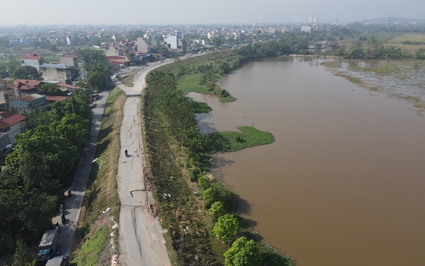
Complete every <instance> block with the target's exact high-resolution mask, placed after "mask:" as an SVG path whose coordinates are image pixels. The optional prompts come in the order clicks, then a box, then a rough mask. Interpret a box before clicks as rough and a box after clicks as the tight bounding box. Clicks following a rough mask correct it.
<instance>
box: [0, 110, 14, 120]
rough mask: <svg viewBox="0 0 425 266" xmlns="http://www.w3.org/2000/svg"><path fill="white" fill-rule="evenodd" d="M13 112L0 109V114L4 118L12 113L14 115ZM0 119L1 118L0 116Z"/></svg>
mask: <svg viewBox="0 0 425 266" xmlns="http://www.w3.org/2000/svg"><path fill="white" fill-rule="evenodd" d="M14 114H15V113H14V112H12V111H0V116H1V117H2V118H3V119H4V118H8V117H11V116H12V115H14ZM0 119H1V118H0Z"/></svg>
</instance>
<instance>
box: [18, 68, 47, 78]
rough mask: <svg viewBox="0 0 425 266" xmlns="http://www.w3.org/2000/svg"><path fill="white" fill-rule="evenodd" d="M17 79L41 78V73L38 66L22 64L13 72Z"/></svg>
mask: <svg viewBox="0 0 425 266" xmlns="http://www.w3.org/2000/svg"><path fill="white" fill-rule="evenodd" d="M13 77H14V78H15V79H33V80H39V79H41V74H40V72H38V70H37V68H35V67H32V66H21V67H18V68H16V69H15V72H14V73H13Z"/></svg>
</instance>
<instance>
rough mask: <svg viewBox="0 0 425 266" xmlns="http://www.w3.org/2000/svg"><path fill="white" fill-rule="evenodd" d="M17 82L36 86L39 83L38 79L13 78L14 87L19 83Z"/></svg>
mask: <svg viewBox="0 0 425 266" xmlns="http://www.w3.org/2000/svg"><path fill="white" fill-rule="evenodd" d="M19 83H21V84H25V85H34V86H38V85H40V83H41V81H39V80H32V79H15V80H14V81H13V85H15V87H17V86H18V85H19Z"/></svg>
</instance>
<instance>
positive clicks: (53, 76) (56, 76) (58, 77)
mask: <svg viewBox="0 0 425 266" xmlns="http://www.w3.org/2000/svg"><path fill="white" fill-rule="evenodd" d="M41 72H42V73H43V79H44V80H45V81H58V82H62V83H66V84H70V83H71V69H70V68H69V67H67V66H65V65H62V64H43V65H42V66H41Z"/></svg>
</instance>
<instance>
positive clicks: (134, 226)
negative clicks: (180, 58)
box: [118, 60, 171, 266]
mask: <svg viewBox="0 0 425 266" xmlns="http://www.w3.org/2000/svg"><path fill="white" fill-rule="evenodd" d="M170 62H171V60H170V61H169V62H164V63H163V64H166V63H170ZM163 64H158V63H155V64H151V66H150V67H147V68H145V69H144V70H142V71H141V72H140V73H139V74H137V76H136V77H135V79H134V87H126V86H125V85H123V84H120V83H119V84H118V86H119V87H120V88H121V89H122V90H124V91H125V93H126V95H127V100H126V102H125V105H124V118H123V121H122V125H121V155H120V159H119V168H118V187H119V194H120V200H121V212H120V223H119V235H120V239H119V245H120V262H121V265H128V266H133V265H138V266H145V265H146V266H155V265H158V266H159V265H161V266H167V265H171V264H170V260H169V257H168V253H167V250H166V248H165V245H164V244H165V240H164V237H163V230H162V228H161V225H160V224H159V222H158V219H156V218H154V217H153V215H152V213H151V212H150V210H149V208H148V204H149V203H153V199H152V194H151V192H150V191H145V186H144V180H143V166H144V165H145V162H144V157H143V148H142V145H141V132H140V130H141V126H140V102H141V92H142V89H143V87H144V85H145V81H144V79H145V76H146V74H147V73H148V72H149V71H150V70H152V69H153V68H156V67H159V66H160V65H163ZM125 150H127V151H128V156H126V155H125Z"/></svg>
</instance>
